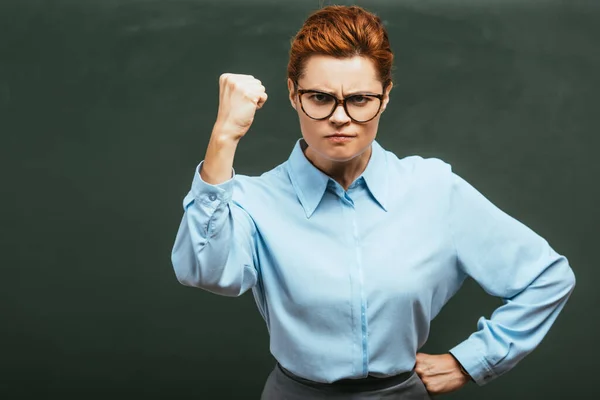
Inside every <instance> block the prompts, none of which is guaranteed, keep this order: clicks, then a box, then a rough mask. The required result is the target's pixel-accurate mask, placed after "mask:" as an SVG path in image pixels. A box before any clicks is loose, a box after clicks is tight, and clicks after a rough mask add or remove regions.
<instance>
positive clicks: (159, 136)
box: [0, 0, 600, 400]
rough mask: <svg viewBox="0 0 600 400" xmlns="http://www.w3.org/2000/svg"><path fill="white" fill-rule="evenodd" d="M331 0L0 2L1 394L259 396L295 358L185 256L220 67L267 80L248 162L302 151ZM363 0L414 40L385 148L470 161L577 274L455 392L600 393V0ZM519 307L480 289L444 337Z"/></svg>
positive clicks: (476, 181)
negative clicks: (182, 271) (294, 40)
mask: <svg viewBox="0 0 600 400" xmlns="http://www.w3.org/2000/svg"><path fill="white" fill-rule="evenodd" d="M319 3H320V2H319V1H317V0H314V1H313V0H311V1H293V2H292V1H267V0H264V1H250V0H249V1H237V2H233V1H227V0H226V1H201V0H103V1H101V0H54V1H50V0H48V1H42V0H37V1H34V0H29V1H26V0H2V1H0V138H1V142H0V143H1V145H0V156H1V157H0V159H1V160H2V185H1V186H2V189H3V190H2V230H1V231H0V232H1V237H0V239H1V240H0V243H2V251H1V252H0V254H1V256H0V257H1V258H0V260H2V263H1V272H0V274H1V278H0V310H1V312H2V317H1V319H0V321H1V322H0V326H1V328H0V343H1V346H2V347H1V349H2V350H1V351H0V354H1V355H0V376H1V378H0V397H1V398H5V399H13V398H15V399H16V398H34V397H35V396H45V395H59V396H61V398H66V397H78V398H85V399H95V398H102V399H104V398H111V399H117V398H119V399H120V398H133V397H134V396H135V398H138V397H139V398H161V399H179V398H194V399H213V398H235V399H258V398H259V395H260V392H261V390H262V387H263V385H264V381H265V379H266V377H267V375H268V374H269V372H270V371H271V369H272V368H273V365H274V360H273V358H272V357H271V356H270V353H269V346H268V334H267V331H266V328H265V324H264V322H263V321H262V319H261V317H260V315H259V313H258V311H257V310H256V307H255V305H254V299H253V297H252V296H251V295H250V294H247V295H244V296H242V297H240V298H235V299H232V298H224V297H219V296H216V295H212V294H209V293H207V292H204V291H202V290H199V289H192V288H187V287H184V286H181V285H180V284H179V283H178V282H177V280H176V279H175V275H174V273H173V269H172V266H171V261H170V252H171V247H172V245H173V241H174V238H175V234H176V231H177V228H178V225H179V221H180V218H181V215H182V206H181V201H182V199H183V196H184V195H185V194H186V193H187V190H188V189H189V187H190V184H191V180H192V177H193V173H194V167H195V166H196V165H197V164H198V162H199V161H201V159H202V158H203V156H204V152H205V149H206V146H207V144H208V139H209V135H210V132H211V129H212V124H213V123H214V120H215V117H216V111H217V106H218V103H217V100H218V98H217V95H218V77H219V75H220V74H221V73H222V72H235V73H245V74H252V75H255V76H256V77H258V78H259V79H261V80H262V81H263V83H264V85H265V86H266V88H267V91H268V93H269V101H268V102H267V104H266V105H265V107H264V108H263V109H261V110H260V111H259V113H258V115H257V117H256V121H255V123H254V125H253V126H252V128H251V130H250V132H249V133H248V134H247V136H246V137H244V138H243V140H242V142H241V143H240V145H239V147H238V152H237V156H236V159H235V165H234V166H235V169H236V172H237V173H240V174H246V175H258V174H260V173H262V172H265V171H267V170H269V169H271V168H273V167H275V166H276V165H278V164H280V163H282V162H283V161H285V160H286V159H287V157H288V156H289V153H290V151H291V150H292V147H293V145H294V143H295V141H296V140H297V139H298V138H299V137H300V130H299V126H298V123H297V117H296V116H295V114H294V111H293V110H292V109H291V107H290V106H289V102H288V101H287V90H286V75H285V73H286V65H287V56H288V49H289V43H290V39H291V37H292V36H293V35H294V33H295V32H296V31H297V30H298V29H299V28H300V26H301V24H302V22H303V21H304V19H305V18H306V17H307V16H308V14H309V13H310V12H311V11H313V10H315V9H317V8H318V7H319ZM321 3H322V2H321ZM325 3H327V4H328V2H325ZM338 3H340V2H338ZM341 3H342V4H350V3H349V2H341ZM356 3H357V4H358V5H362V6H365V7H367V8H368V9H370V10H371V11H374V12H376V13H377V14H378V15H380V16H381V17H382V19H383V20H384V21H385V23H386V25H387V28H388V30H389V34H390V40H391V44H392V48H393V50H394V52H395V55H396V67H395V70H394V80H395V86H394V90H393V92H392V100H391V103H390V105H389V107H388V110H389V111H388V112H386V114H384V116H383V117H382V120H381V123H380V128H379V134H378V141H379V142H380V143H381V144H382V145H383V146H384V147H385V148H386V149H388V150H390V151H393V152H394V153H396V154H397V155H398V156H399V157H403V156H408V155H414V154H418V155H421V156H423V157H438V158H441V159H443V160H445V161H446V162H448V163H450V164H452V165H453V168H454V170H455V171H456V172H457V173H458V174H459V175H461V176H462V177H464V178H465V179H466V180H467V181H469V182H470V183H471V184H472V185H474V186H475V187H476V188H478V189H479V190H480V191H481V192H482V193H484V194H485V195H486V196H487V197H488V198H489V199H490V200H492V201H493V202H494V203H495V204H496V205H498V206H499V207H500V208H502V209H503V210H505V211H506V212H507V213H509V214H511V215H513V216H514V217H515V218H517V219H519V220H520V221H522V222H524V223H525V224H527V225H528V226H530V227H531V228H532V229H534V230H535V231H536V232H538V233H539V234H540V235H542V236H543V237H545V238H546V239H547V240H548V241H549V242H550V244H551V245H552V246H553V247H554V248H555V249H556V250H557V251H558V252H559V253H561V254H564V255H566V256H567V258H568V259H569V261H570V264H571V266H572V268H573V270H574V271H575V274H576V276H577V282H578V283H577V287H576V289H575V292H574V294H573V296H572V297H571V300H570V301H569V303H568V304H567V306H566V308H565V309H564V311H563V313H562V314H561V315H560V317H559V318H558V320H557V321H556V324H555V326H554V327H553V329H552V330H551V331H550V333H549V334H548V336H547V337H546V338H545V339H544V341H543V342H542V344H541V345H540V346H539V347H538V348H537V349H536V350H535V351H534V352H533V353H532V354H531V355H530V356H529V357H527V358H526V359H525V360H524V361H522V363H521V364H519V365H518V366H517V367H516V368H515V369H514V370H512V371H510V372H509V373H508V374H506V375H504V376H502V377H500V378H498V379H497V380H495V381H493V382H492V383H490V384H488V385H486V386H483V387H477V386H476V385H474V384H470V385H467V386H466V387H465V388H464V389H463V390H461V391H460V392H457V393H453V394H449V395H446V396H445V397H444V398H448V399H486V400H493V399H502V400H504V399H515V400H516V399H531V398H535V399H546V398H553V399H554V398H560V399H571V398H591V397H587V396H586V394H587V393H594V392H595V391H596V384H595V378H596V372H598V367H597V365H596V360H597V359H598V357H599V356H600V352H599V351H598V346H597V343H596V342H597V338H598V337H599V335H600V328H599V325H598V322H597V318H596V316H597V311H596V310H597V307H598V305H599V295H598V293H599V292H598V290H597V288H596V286H595V285H596V282H599V280H600V269H599V268H598V266H597V259H596V257H595V255H594V254H595V253H594V251H595V250H596V246H598V241H599V240H600V234H599V233H598V232H599V231H598V226H599V225H600V212H599V211H598V204H600V189H599V187H600V185H598V183H599V178H598V176H600V161H599V155H598V154H599V149H600V139H599V138H600V73H599V72H600V46H599V45H598V43H599V42H600V23H599V21H600V7H599V6H598V4H600V3H598V2H593V1H588V2H584V1H570V2H563V1H558V0H557V1H550V0H548V1H542V0H536V1H534V0H529V1H527V0H522V1H520V2H517V1H500V0H497V1H492V0H479V1H476V0H469V1H467V0H437V1H434V0H430V1H416V0H398V1H392V0H389V1H383V0H382V1H377V0H373V1H366V0H365V1H358V2H356ZM499 303H500V301H499V300H498V299H495V298H491V297H490V296H488V295H487V294H485V293H484V292H483V291H482V290H481V289H480V288H479V287H478V286H477V285H476V284H475V283H473V282H472V281H469V282H468V283H467V284H466V285H465V286H463V288H462V289H461V291H460V292H459V293H458V294H457V295H456V296H455V297H454V298H453V299H452V300H451V301H450V303H449V304H448V305H447V306H446V307H445V308H444V309H443V310H442V313H441V314H440V315H439V316H438V317H437V318H436V319H435V320H434V321H433V324H432V330H431V335H430V339H429V341H428V343H427V344H426V346H425V348H424V349H423V350H424V351H428V352H431V353H437V352H445V351H447V350H448V349H449V348H450V347H452V346H454V345H455V344H456V343H458V342H459V341H461V340H463V339H464V338H466V336H467V335H469V334H470V333H471V332H473V331H474V330H475V329H476V321H477V319H478V318H479V317H480V316H489V314H490V313H491V312H492V311H493V309H494V308H495V307H496V306H497V305H498V304H499ZM214 393H221V394H222V397H215V395H214Z"/></svg>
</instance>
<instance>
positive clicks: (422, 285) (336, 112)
mask: <svg viewBox="0 0 600 400" xmlns="http://www.w3.org/2000/svg"><path fill="white" fill-rule="evenodd" d="M392 59H393V56H392V52H391V50H390V46H389V43H388V37H387V33H386V31H385V28H384V27H383V25H382V23H381V20H380V19H379V18H378V17H376V16H375V15H373V14H371V13H369V12H367V11H365V10H364V9H362V8H359V7H346V6H330V7H325V8H323V9H321V10H319V11H317V12H316V13H314V14H313V15H311V16H310V17H309V18H308V19H307V20H306V22H305V23H304V25H303V27H302V29H301V30H300V31H299V33H298V34H297V35H296V37H295V38H294V40H293V43H292V48H291V52H290V60H289V66H288V90H289V99H290V102H291V105H292V107H293V108H294V109H295V110H296V111H297V112H298V118H299V121H300V130H301V132H302V138H301V139H299V140H298V141H297V142H296V144H295V146H294V148H293V150H292V152H291V155H290V157H289V159H288V160H287V161H286V162H284V163H282V164H281V165H279V166H277V167H276V168H274V169H273V170H271V171H268V172H266V173H264V174H263V175H261V176H258V177H249V176H243V175H236V174H235V172H234V171H233V158H234V154H235V150H236V148H237V145H238V143H239V141H240V139H241V138H242V137H243V136H244V135H245V133H246V132H247V131H248V128H249V127H250V125H251V124H252V121H253V118H254V115H255V112H256V110H257V109H259V108H261V107H262V106H263V104H264V103H265V101H266V100H267V95H266V93H265V88H264V87H263V86H262V84H261V82H260V81H259V80H258V79H256V78H254V77H252V76H247V75H235V74H223V75H222V76H221V78H220V98H219V112H218V116H217V121H216V123H215V125H214V130H213V132H212V136H211V138H210V142H209V145H208V148H207V151H206V155H205V159H204V160H203V161H202V162H201V163H200V165H199V166H198V168H197V170H196V171H195V173H194V178H193V182H192V187H191V190H190V192H189V193H188V195H187V196H186V197H185V199H184V215H183V218H182V221H181V225H180V227H179V231H178V233H177V237H176V240H175V244H174V248H173V252H172V261H173V266H174V269H175V273H176V275H177V278H178V280H179V281H180V282H181V283H182V284H184V285H189V286H195V287H199V288H203V289H205V290H208V291H211V292H213V293H217V294H220V295H225V296H239V295H241V294H242V293H244V292H246V291H247V290H249V289H252V291H253V293H254V296H255V300H256V304H257V306H258V308H259V310H260V312H261V314H262V316H263V318H264V319H265V321H266V323H267V327H268V329H269V334H270V343H271V347H270V348H271V352H272V354H273V356H274V357H275V359H276V360H277V361H278V362H277V365H276V366H275V368H274V370H273V372H272V373H271V375H270V376H269V378H268V380H267V383H266V385H265V388H264V391H263V394H262V398H263V399H321V398H327V399H330V398H339V399H347V398H352V399H378V398H386V399H400V398H401V399H427V398H430V397H429V396H430V394H439V393H446V392H451V391H454V390H458V389H459V388H461V387H462V386H463V385H465V384H466V383H467V382H469V381H470V380H473V381H474V382H476V383H477V384H479V385H483V384H485V383H487V382H489V381H490V380H492V379H494V378H496V377H497V376H499V375H501V374H503V373H505V372H506V371H508V370H510V369H511V368H512V367H514V366H515V365H516V364H517V363H518V362H519V361H520V360H521V359H522V358H523V357H525V356H526V355H527V354H528V353H530V352H531V351H532V350H533V349H534V348H535V347H536V346H537V345H538V344H539V343H540V341H541V340H542V338H543V337H544V335H545V334H546V333H547V332H548V330H549V329H550V327H551V325H552V323H553V322H554V320H555V319H556V317H557V315H558V313H559V312H560V311H561V309H562V308H563V306H564V305H565V303H566V301H567V299H568V297H569V295H570V294H571V292H572V290H573V287H574V284H575V278H574V274H573V272H572V270H571V268H570V267H569V264H568V261H567V259H566V258H565V257H564V256H561V255H559V254H557V253H556V252H555V251H554V250H553V249H552V248H551V247H550V246H549V244H548V243H547V242H546V241H545V240H544V239H543V238H541V237H540V236H538V235H537V234H536V233H534V232H533V231H532V230H530V229H529V228H527V227H526V226H524V225H523V224H521V223H520V222H519V221H517V220H515V219H513V218H511V217H510V216H508V215H507V214H505V213H503V212H502V211H501V210H499V209H498V208H497V207H496V206H494V205H493V204H492V203H491V202H490V201H488V200H487V199H486V198H485V197H484V196H482V195H481V194H480V193H479V192H478V191H476V190H475V189H474V188H473V187H472V186H471V185H469V184H468V183H467V182H466V181H464V180H463V179H462V178H460V177H459V176H457V175H456V174H454V173H453V172H452V169H451V167H450V165H449V164H447V163H445V162H443V161H441V160H439V159H435V158H429V159H424V158H422V157H418V156H411V157H406V158H403V159H399V158H397V157H396V156H395V155H394V154H393V153H391V152H388V151H386V150H384V149H383V148H382V147H381V146H380V145H379V144H378V143H377V141H376V140H375V137H376V134H377V129H378V123H379V118H380V117H381V114H382V113H383V112H384V110H385V109H386V107H387V106H388V104H389V100H390V90H391V89H392V81H391V68H392ZM469 276H471V277H473V278H474V279H475V280H476V281H477V282H478V283H479V284H480V285H481V286H482V287H483V288H484V289H485V290H486V291H487V292H488V293H490V294H492V295H494V296H498V297H501V298H502V299H503V300H504V304H503V305H502V306H501V307H499V308H498V309H497V310H496V311H495V312H494V314H493V315H492V317H491V318H490V319H485V318H481V319H480V320H479V322H478V330H477V331H476V332H474V333H473V334H472V335H471V336H470V337H468V338H466V339H465V340H464V341H463V342H462V343H458V344H457V345H456V346H455V347H454V348H452V349H450V350H449V352H448V353H447V354H440V355H429V354H422V353H418V349H419V348H420V347H421V346H422V345H423V344H424V343H425V341H426V339H427V335H428V332H429V324H430V321H431V320H432V319H433V317H435V316H436V315H437V314H438V312H439V311H440V309H441V308H442V306H443V305H444V304H445V303H446V302H447V301H448V300H449V299H450V298H451V297H452V296H453V295H454V293H456V292H457V290H458V289H459V288H460V286H461V285H462V283H463V282H464V280H465V279H466V278H467V277H469Z"/></svg>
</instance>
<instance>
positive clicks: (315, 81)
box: [288, 55, 392, 165]
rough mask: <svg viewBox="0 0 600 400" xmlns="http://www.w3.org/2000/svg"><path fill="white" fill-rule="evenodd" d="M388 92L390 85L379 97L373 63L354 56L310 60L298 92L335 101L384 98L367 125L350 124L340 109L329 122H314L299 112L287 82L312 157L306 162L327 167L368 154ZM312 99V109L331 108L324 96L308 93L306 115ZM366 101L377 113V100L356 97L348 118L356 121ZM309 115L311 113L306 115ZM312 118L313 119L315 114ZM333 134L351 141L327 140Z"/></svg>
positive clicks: (381, 90) (306, 96)
mask: <svg viewBox="0 0 600 400" xmlns="http://www.w3.org/2000/svg"><path fill="white" fill-rule="evenodd" d="M391 88H392V85H391V84H390V85H389V86H388V88H387V90H386V91H385V93H382V92H383V88H382V83H381V81H380V80H379V79H378V77H377V70H376V69H375V65H374V63H373V62H372V61H371V60H369V59H368V58H365V57H361V56H355V57H352V58H342V59H340V58H335V57H331V56H323V55H315V56H311V57H310V58H309V59H308V60H307V62H306V66H305V69H304V74H303V75H302V76H301V78H300V79H299V80H298V89H304V90H316V91H319V92H325V93H330V94H332V95H333V96H335V97H337V98H338V99H343V98H345V97H348V96H350V95H353V94H383V99H382V100H381V108H379V112H378V113H377V114H376V116H375V118H373V119H372V120H370V121H368V122H364V123H358V122H355V121H353V120H352V119H351V118H350V117H349V116H348V114H347V113H346V111H345V110H344V107H342V106H341V105H338V106H337V107H336V108H335V110H334V112H333V114H331V116H329V117H328V118H325V119H323V120H315V119H312V118H310V117H309V116H308V115H307V114H306V113H305V112H304V111H303V110H302V107H301V103H300V98H299V94H298V93H294V90H295V88H294V83H293V82H292V81H291V80H290V79H288V90H289V96H290V101H291V103H292V107H294V109H296V111H297V112H298V117H299V119H300V129H301V131H302V137H303V138H304V140H305V141H306V143H307V144H308V146H309V149H308V150H307V156H308V151H310V152H311V157H309V158H316V161H317V162H318V163H319V164H322V165H327V164H331V163H345V162H349V161H352V160H353V159H355V158H357V157H359V156H360V155H361V154H363V153H364V152H365V150H368V149H369V148H370V145H371V143H372V141H373V140H374V139H375V137H376V135H377V127H378V126H379V119H380V117H381V113H382V112H383V110H385V108H386V106H387V104H388V101H389V92H390V90H391ZM311 96H312V100H311V101H312V107H315V108H316V107H325V108H327V107H326V106H325V105H323V106H321V105H320V104H321V103H323V104H331V106H330V107H329V108H328V109H331V107H333V104H334V103H332V102H331V101H324V100H323V99H324V98H325V97H324V96H322V95H319V94H317V95H314V94H312V93H308V94H305V95H303V96H302V105H304V109H305V110H307V111H309V107H311V105H309V104H308V101H309V99H311ZM367 101H369V102H374V103H373V104H375V105H376V107H375V109H377V105H379V100H378V99H376V98H371V97H356V98H353V101H352V102H350V101H348V103H347V106H348V108H349V109H350V114H351V115H352V116H353V117H354V118H355V119H359V118H357V115H360V113H361V112H363V111H362V110H364V109H365V107H367V106H365V105H364V104H366V103H365V102H367ZM319 102H320V103H319ZM309 114H311V113H310V112H309ZM325 114H326V113H325ZM312 116H313V117H314V116H315V114H314V111H313V113H312ZM317 117H319V116H317ZM336 133H337V134H344V135H350V136H351V137H350V138H349V139H345V140H339V139H334V138H328V136H331V135H334V134H336ZM311 161H312V160H311Z"/></svg>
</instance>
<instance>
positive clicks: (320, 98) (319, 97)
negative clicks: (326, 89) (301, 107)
mask: <svg viewBox="0 0 600 400" xmlns="http://www.w3.org/2000/svg"><path fill="white" fill-rule="evenodd" d="M309 99H310V100H312V101H314V102H316V103H327V102H329V101H330V100H331V97H329V96H327V95H326V94H323V93H313V94H311V95H310V97H309Z"/></svg>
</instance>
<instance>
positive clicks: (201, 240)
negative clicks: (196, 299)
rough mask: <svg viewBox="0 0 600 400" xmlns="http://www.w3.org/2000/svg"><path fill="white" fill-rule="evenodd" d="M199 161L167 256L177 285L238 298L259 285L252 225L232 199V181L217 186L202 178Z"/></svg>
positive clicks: (250, 220) (233, 183)
mask: <svg viewBox="0 0 600 400" xmlns="http://www.w3.org/2000/svg"><path fill="white" fill-rule="evenodd" d="M203 162H204V161H202V162H201V163H200V164H199V165H198V167H197V169H196V171H195V173H194V179H193V181H192V188H191V190H190V191H189V193H188V194H187V196H185V198H184V200H183V209H184V214H183V218H182V219H181V223H180V225H179V230H178V231H177V236H176V238H175V243H174V245H173V249H172V252H171V261H172V264H173V268H174V270H175V275H176V276H177V280H178V281H179V282H180V283H182V284H183V285H186V286H193V287H198V288H202V289H205V290H207V291H209V292H212V293H216V294H220V295H223V296H230V297H234V296H240V295H241V294H243V293H244V292H246V291H247V290H248V289H251V288H252V287H254V286H255V285H256V282H257V279H258V278H257V277H258V273H257V267H256V264H257V263H256V252H255V235H256V225H255V224H254V221H253V220H252V218H251V216H250V215H249V214H248V212H247V211H246V210H245V209H244V208H242V206H241V205H240V204H238V203H236V202H235V201H233V200H232V196H233V190H234V186H235V184H236V177H235V170H232V177H231V179H229V180H228V181H226V182H223V183H221V184H218V185H211V184H209V183H206V182H204V181H203V180H202V178H201V177H200V170H201V168H202V164H203Z"/></svg>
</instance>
